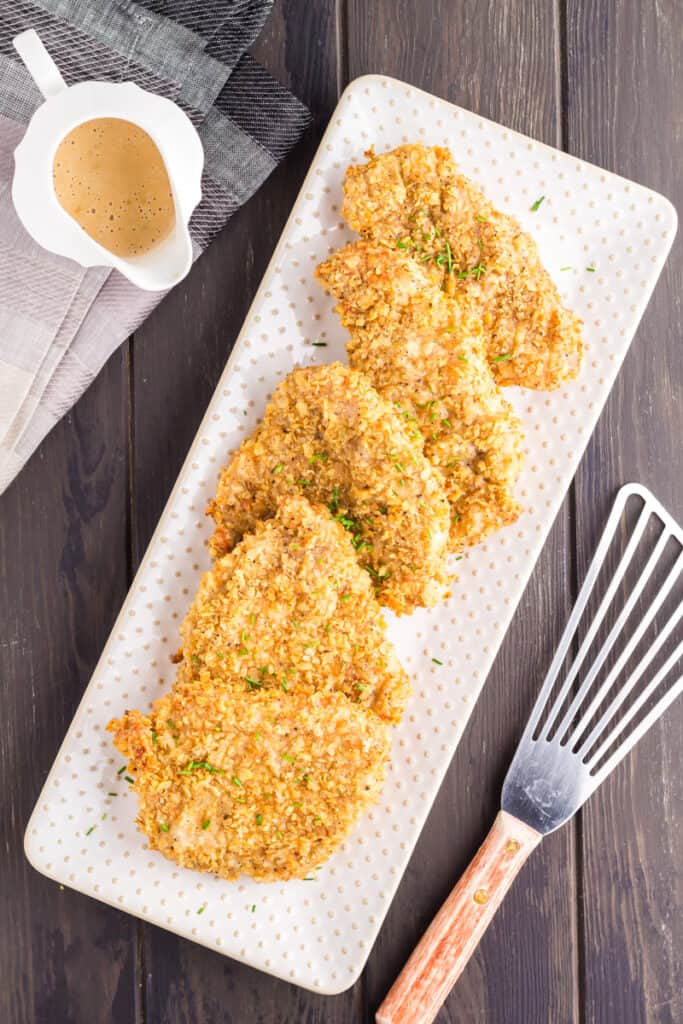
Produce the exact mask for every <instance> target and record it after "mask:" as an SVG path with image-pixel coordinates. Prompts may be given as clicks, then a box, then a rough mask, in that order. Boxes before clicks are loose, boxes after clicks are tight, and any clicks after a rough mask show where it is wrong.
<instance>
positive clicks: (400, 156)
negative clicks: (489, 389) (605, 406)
mask: <svg viewBox="0 0 683 1024" xmlns="http://www.w3.org/2000/svg"><path fill="white" fill-rule="evenodd" d="M366 155H367V156H368V157H369V160H368V163H366V164H360V165H352V166H351V167H349V168H348V170H347V172H346V179H345V182H344V195H345V200H344V206H343V210H342V213H343V215H344V217H345V218H346V219H347V221H348V223H349V224H350V225H351V227H352V228H353V229H354V230H355V231H358V232H359V233H360V234H361V235H363V236H364V237H365V238H368V239H371V240H372V241H375V242H383V243H386V244H388V245H391V246H394V247H398V248H399V250H400V251H403V252H405V253H407V254H409V255H410V256H411V258H413V259H414V260H416V261H417V262H419V263H420V264H421V265H422V266H423V267H425V268H426V269H427V270H428V272H429V273H431V274H432V275H433V276H434V277H435V278H436V279H437V280H438V282H439V283H440V284H441V285H442V286H443V288H444V289H445V291H446V293H447V294H448V295H449V296H453V297H456V298H459V299H460V300H463V299H464V300H466V301H467V302H469V303H472V304H473V306H474V307H475V309H476V310H477V311H478V312H479V315H480V316H481V319H482V323H483V327H484V331H485V337H486V345H487V355H488V359H489V363H490V365H491V369H492V371H493V373H494V375H495V377H496V379H497V381H498V383H499V384H502V385H510V384H519V385H521V386H522V387H527V388H537V389H541V390H550V389H553V388H557V387H559V386H560V385H561V384H562V383H563V382H564V381H567V380H571V379H573V378H575V377H576V376H577V375H578V373H579V370H580V368H581V361H582V357H583V341H582V338H581V320H580V319H579V317H577V316H576V315H575V314H574V313H572V312H571V311H570V310H567V309H565V308H564V306H563V305H562V302H561V300H560V296H559V293H558V291H557V288H556V287H555V284H554V283H553V281H552V280H551V278H550V276H549V274H548V272H547V271H546V269H545V268H544V266H543V264H542V263H541V261H540V257H539V254H538V247H537V245H536V242H535V241H534V240H533V238H532V237H531V236H530V235H529V234H527V232H525V231H522V229H521V227H520V226H519V224H518V223H517V221H516V220H515V219H514V217H511V216H509V215H508V214H504V213H501V212H500V211H499V210H496V208H495V207H494V206H493V205H492V204H491V203H490V202H489V201H488V200H487V199H486V197H485V196H484V194H483V193H482V192H481V191H480V190H479V189H478V188H477V186H476V185H475V184H474V183H473V182H472V181H470V180H469V179H468V178H466V177H464V176H463V175H462V174H460V173H459V172H458V169H457V165H456V163H455V161H454V159H453V157H452V155H451V153H450V151H449V150H448V149H445V148H443V147H441V146H432V147H427V146H423V145H406V146H399V147H398V148H397V149H394V150H392V151H391V152H390V153H383V154H381V155H380V156H375V155H374V153H373V152H372V150H370V151H369V152H368V153H367V154H366Z"/></svg>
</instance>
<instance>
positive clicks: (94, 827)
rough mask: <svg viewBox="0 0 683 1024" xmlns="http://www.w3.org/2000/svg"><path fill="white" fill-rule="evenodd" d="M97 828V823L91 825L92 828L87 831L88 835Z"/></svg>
mask: <svg viewBox="0 0 683 1024" xmlns="http://www.w3.org/2000/svg"><path fill="white" fill-rule="evenodd" d="M96 828H97V825H91V826H90V828H89V829H88V831H87V832H86V833H85V834H86V836H89V835H90V834H91V832H94V831H95V829H96Z"/></svg>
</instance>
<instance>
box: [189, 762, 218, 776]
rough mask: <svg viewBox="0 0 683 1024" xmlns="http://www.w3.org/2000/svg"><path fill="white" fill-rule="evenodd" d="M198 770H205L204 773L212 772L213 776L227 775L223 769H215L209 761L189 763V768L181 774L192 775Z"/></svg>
mask: <svg viewBox="0 0 683 1024" xmlns="http://www.w3.org/2000/svg"><path fill="white" fill-rule="evenodd" d="M197 768H203V769H204V771H207V772H210V773H211V774H212V775H225V771H224V769H223V768H214V766H213V765H212V764H209V762H208V761H188V763H187V766H186V767H185V768H183V769H182V771H180V772H179V774H180V775H192V772H194V771H196V770H197Z"/></svg>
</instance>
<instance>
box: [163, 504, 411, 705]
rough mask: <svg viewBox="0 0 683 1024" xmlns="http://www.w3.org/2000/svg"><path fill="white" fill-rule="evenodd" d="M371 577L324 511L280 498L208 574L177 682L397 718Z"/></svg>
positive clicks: (400, 691) (398, 690) (397, 690)
mask: <svg viewBox="0 0 683 1024" xmlns="http://www.w3.org/2000/svg"><path fill="white" fill-rule="evenodd" d="M385 630H386V626H385V622H384V619H383V617H382V614H381V611H380V609H379V607H378V604H377V601H376V599H375V595H374V591H373V586H372V582H371V579H370V576H369V575H368V573H367V572H365V571H364V570H363V569H362V568H361V567H360V566H359V565H358V562H357V561H356V557H355V552H354V550H353V548H352V546H351V544H349V541H348V534H347V533H346V531H345V530H344V528H343V527H342V526H341V524H340V523H337V522H335V521H334V520H333V519H332V518H331V516H330V514H329V512H328V511H327V509H325V508H322V507H320V506H318V507H317V508H315V507H313V506H311V505H310V504H309V503H308V502H307V501H306V500H305V499H303V498H299V497H297V498H286V499H284V500H283V501H282V502H281V504H280V506H279V508H278V511H277V515H276V516H275V518H274V519H268V520H266V521H264V522H259V523H257V524H256V527H255V530H254V532H253V533H251V534H247V535H246V536H245V537H244V539H243V540H242V541H241V542H240V543H239V544H238V545H237V547H236V548H235V549H234V550H233V551H232V552H231V553H230V554H227V555H224V556H223V558H221V559H218V561H217V562H215V564H214V567H213V569H212V570H211V571H210V572H207V573H205V575H204V577H203V579H202V581H201V584H200V586H199V591H198V593H197V596H196V597H195V599H194V601H193V602H192V605H191V607H190V610H189V611H188V613H187V616H186V617H185V621H184V622H183V624H182V626H181V630H180V632H181V636H182V652H183V660H182V664H181V667H180V671H179V675H178V682H177V683H176V686H181V685H183V684H184V683H185V682H186V681H189V685H190V686H191V687H192V686H194V683H195V681H197V680H198V681H199V682H201V683H202V685H207V684H208V683H209V681H211V680H214V681H216V682H220V683H221V685H223V686H225V687H226V688H229V689H230V690H231V691H232V692H235V693H243V692H248V691H254V690H268V691H273V690H274V691H276V692H283V691H286V692H291V693H313V692H314V691H315V690H339V691H341V692H342V693H344V694H346V696H347V697H348V698H349V699H350V700H353V701H355V702H356V703H358V704H360V705H362V706H363V707H368V708H372V709H373V710H374V711H375V712H376V713H377V714H379V715H380V716H381V717H382V718H384V719H385V720H387V721H392V722H394V721H398V720H399V719H400V717H401V714H402V713H403V708H404V706H405V701H406V699H407V697H408V692H409V687H408V680H407V676H406V674H405V672H404V670H403V668H402V666H401V664H400V662H399V661H398V658H397V657H396V653H395V651H394V649H393V647H392V646H391V644H390V643H389V641H388V640H387V639H386V635H385Z"/></svg>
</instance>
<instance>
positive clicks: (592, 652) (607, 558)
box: [502, 484, 683, 834]
mask: <svg viewBox="0 0 683 1024" xmlns="http://www.w3.org/2000/svg"><path fill="white" fill-rule="evenodd" d="M682 570H683V530H682V529H681V527H680V526H679V525H678V524H677V523H676V522H675V520H673V519H672V518H671V516H670V515H669V514H668V513H667V512H666V510H665V509H664V508H662V506H661V505H660V503H659V502H658V501H657V499H656V498H655V497H654V496H653V495H652V494H650V492H649V491H648V490H646V489H645V488H644V487H641V486H640V485H638V484H628V485H627V486H626V487H623V488H622V489H621V490H620V491H619V494H618V495H617V499H616V502H615V504H614V507H613V509H612V512H611V514H610V517H609V519H608V521H607V525H606V527H605V530H604V533H603V535H602V538H601V539H600V543H599V544H598V547H597V550H596V552H595V555H594V557H593V561H592V562H591V564H590V567H589V569H588V572H587V574H586V579H585V581H584V584H583V586H582V588H581V591H580V593H579V596H578V598H577V600H576V604H575V605H574V609H573V611H572V614H571V616H570V618H569V622H568V623H567V626H566V629H565V631H564V634H563V636H562V639H561V641H560V644H559V646H558V649H557V653H556V655H555V657H554V658H553V661H552V664H551V666H550V669H549V671H548V675H547V676H546V679H545V682H544V683H543V687H542V689H541V692H540V694H539V696H538V700H537V701H536V704H535V706H534V709H533V711H532V713H531V717H530V719H529V722H528V724H527V727H526V729H525V731H524V735H523V736H522V739H521V741H520V744H519V746H518V748H517V752H516V754H515V756H514V759H513V761H512V764H511V765H510V769H509V771H508V774H507V777H506V779H505V783H504V785H503V798H502V806H503V810H505V811H508V812H509V813H510V814H513V815H515V817H517V818H521V819H522V821H524V822H526V823H527V824H528V825H531V827H532V828H535V829H536V830H537V831H538V832H541V833H544V834H545V833H547V832H552V831H554V829H556V828H558V827H559V826H560V825H562V824H564V822H565V821H567V820H568V819H569V818H570V817H571V816H572V815H573V814H574V813H575V812H576V811H577V810H578V808H579V807H580V806H581V805H582V804H583V803H584V801H585V800H587V799H588V797H589V796H590V795H591V793H592V792H593V790H594V789H596V788H597V786H599V785H600V783H601V782H602V780H603V779H604V778H605V777H606V776H607V775H608V774H609V773H610V772H611V771H612V769H613V768H614V767H615V765H616V764H618V762H619V761H620V760H621V759H622V758H623V757H624V756H625V755H626V754H627V753H628V751H629V750H630V749H631V747H632V746H633V745H634V744H635V743H637V741H638V740H639V739H640V738H641V737H642V736H643V735H644V734H645V733H646V732H647V730H648V729H649V728H650V726H651V725H652V724H653V723H654V722H656V721H657V719H658V718H659V717H660V716H661V715H662V714H663V713H664V711H665V710H666V709H667V708H668V706H669V705H670V704H671V703H672V702H673V701H674V700H675V699H676V697H677V696H678V695H679V694H680V693H681V692H682V691H683V676H681V674H680V670H681V661H682V660H683V641H682V640H681V634H682V631H681V618H682V617H683V574H682ZM574 651H575V652H576V653H575V654H574V653H573V652H574Z"/></svg>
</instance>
